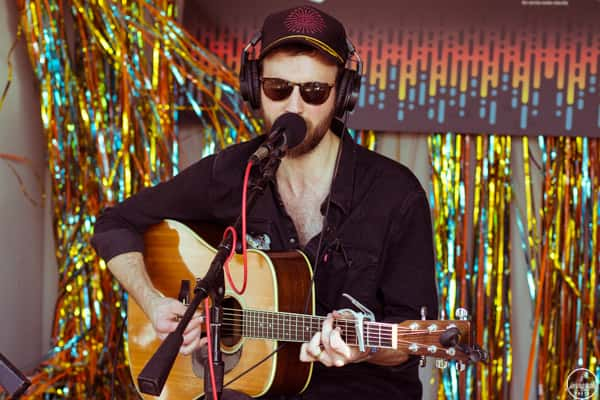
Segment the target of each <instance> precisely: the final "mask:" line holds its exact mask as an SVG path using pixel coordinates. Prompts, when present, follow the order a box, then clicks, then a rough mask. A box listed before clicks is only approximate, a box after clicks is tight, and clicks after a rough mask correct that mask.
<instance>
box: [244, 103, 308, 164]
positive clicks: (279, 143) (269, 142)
mask: <svg viewBox="0 0 600 400" xmlns="http://www.w3.org/2000/svg"><path fill="white" fill-rule="evenodd" d="M305 137H306V122H304V119H303V118H302V117H301V116H299V115H298V114H294V113H291V112H288V113H285V114H282V115H280V116H279V117H278V118H277V119H276V120H275V122H273V126H272V127H271V132H269V135H268V136H267V139H266V140H265V142H264V143H263V144H261V145H260V147H259V148H258V149H257V150H256V151H255V152H254V153H253V154H252V155H251V156H250V161H252V162H253V163H254V164H256V163H258V162H260V161H262V160H264V159H265V158H267V157H269V155H270V154H271V153H272V152H273V151H274V150H277V149H280V150H283V151H284V152H285V151H287V150H288V149H291V148H292V147H296V146H298V145H299V144H300V143H302V141H303V140H304V138H305Z"/></svg>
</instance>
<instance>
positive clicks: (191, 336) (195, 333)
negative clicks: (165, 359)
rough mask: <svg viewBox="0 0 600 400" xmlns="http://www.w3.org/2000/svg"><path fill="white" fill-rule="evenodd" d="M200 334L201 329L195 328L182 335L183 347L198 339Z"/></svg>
mask: <svg viewBox="0 0 600 400" xmlns="http://www.w3.org/2000/svg"><path fill="white" fill-rule="evenodd" d="M201 333H202V329H200V327H199V326H198V327H196V328H195V329H192V330H190V331H188V332H186V333H184V334H183V345H184V346H187V345H188V344H190V343H191V342H192V341H194V340H196V339H197V338H200V334H201Z"/></svg>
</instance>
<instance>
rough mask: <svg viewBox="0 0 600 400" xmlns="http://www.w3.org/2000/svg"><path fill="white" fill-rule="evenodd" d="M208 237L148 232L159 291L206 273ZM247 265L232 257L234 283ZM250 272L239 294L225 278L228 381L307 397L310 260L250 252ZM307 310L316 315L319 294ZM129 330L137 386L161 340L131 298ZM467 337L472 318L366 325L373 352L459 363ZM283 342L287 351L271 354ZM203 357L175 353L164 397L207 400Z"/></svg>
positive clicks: (171, 228) (313, 323)
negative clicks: (304, 347)
mask: <svg viewBox="0 0 600 400" xmlns="http://www.w3.org/2000/svg"><path fill="white" fill-rule="evenodd" d="M205 232H208V231H206V230H204V231H202V232H199V230H198V229H192V228H191V227H188V226H187V225H185V224H183V223H180V222H177V221H173V220H165V221H163V222H162V223H161V224H158V225H156V226H154V227H153V228H151V229H149V230H148V231H147V232H146V233H145V235H144V242H145V254H144V259H145V262H146V268H147V270H148V274H149V276H150V279H151V281H152V283H153V284H154V286H155V287H156V288H157V290H159V291H160V292H161V293H162V294H164V295H165V296H168V297H173V298H178V297H179V295H180V289H181V286H182V281H186V280H187V281H191V282H194V281H195V279H196V277H202V276H204V275H205V274H206V271H207V270H208V267H209V264H210V261H211V260H212V259H213V256H214V254H215V252H216V250H215V248H214V247H213V246H211V244H209V241H207V240H205V237H207V236H211V235H212V237H213V243H214V242H216V243H218V239H217V238H216V237H215V234H214V231H213V232H212V233H210V234H209V233H206V234H205ZM242 268H243V261H242V257H241V255H236V256H234V257H233V258H232V260H231V263H230V272H231V275H232V277H233V279H234V281H235V282H241V281H242V277H243V269H242ZM248 268H249V271H248V282H247V287H246V291H245V292H244V294H243V295H242V296H239V295H237V294H236V293H235V292H234V291H233V290H232V289H231V288H230V287H229V286H228V283H227V280H226V293H225V296H226V300H225V304H224V311H223V322H224V324H223V326H222V340H221V348H222V351H223V359H224V361H225V379H224V384H225V385H226V387H227V388H229V389H233V390H237V391H240V392H243V393H246V394H248V395H249V396H252V397H258V396H261V395H265V394H279V393H287V394H290V393H299V392H302V391H303V390H304V389H305V388H306V387H307V385H308V383H309V382H310V377H311V373H312V363H304V362H300V361H299V358H298V356H299V354H300V345H301V344H302V343H303V342H308V341H310V339H311V337H312V336H313V335H314V334H315V333H316V332H318V331H320V330H321V327H322V323H323V321H324V320H325V317H323V316H316V315H314V314H305V313H304V311H305V310H304V308H305V301H306V293H307V292H308V289H309V287H310V285H311V282H312V276H311V274H312V270H311V266H310V263H309V261H308V259H307V258H306V257H305V255H304V254H302V252H300V251H294V252H284V253H277V252H269V253H268V254H267V253H265V252H263V251H260V250H248ZM311 292H312V293H314V290H312V291H311ZM308 312H309V313H314V295H313V297H312V298H311V301H310V310H309V311H308ZM336 325H337V326H340V328H341V330H342V338H343V339H344V340H345V341H346V343H348V344H350V345H355V346H358V337H357V334H356V329H355V323H354V321H352V320H336ZM127 329H128V343H127V349H126V350H127V355H128V359H129V363H130V367H131V373H132V375H133V377H134V379H133V380H134V381H135V382H136V385H137V379H136V378H137V376H138V375H139V373H140V371H141V370H142V369H143V367H144V366H145V365H146V362H147V361H148V360H149V359H150V358H151V357H152V355H153V354H154V353H155V352H156V350H157V348H158V347H159V346H160V343H161V341H160V339H159V338H158V337H157V335H156V333H155V331H154V329H153V327H152V324H151V322H150V320H149V319H148V318H147V317H146V315H145V314H144V312H143V311H142V309H141V308H140V307H139V306H138V305H137V304H136V303H135V301H134V300H133V299H132V298H130V299H129V302H128V328H127ZM470 336H471V335H470V322H469V321H467V320H456V321H454V320H414V321H404V322H402V323H399V324H392V323H380V322H368V321H365V322H364V326H363V338H364V343H365V345H366V346H368V347H377V348H386V349H396V350H398V351H404V352H408V353H410V354H414V355H422V356H430V357H436V358H438V359H440V360H458V361H461V362H469V361H470V360H471V359H472V357H470V356H469V352H468V351H465V349H469V348H470ZM282 342H285V343H286V344H285V346H283V347H282V348H281V349H280V350H279V351H277V352H275V353H274V351H275V350H276V349H277V348H278V347H279V345H280V344H281V343H282ZM444 344H446V345H444ZM205 357H206V350H205V349H201V350H196V351H195V352H194V353H193V354H192V355H191V356H183V355H178V356H177V359H176V360H175V363H174V365H173V368H172V370H171V373H170V375H169V377H168V379H167V381H166V383H165V386H164V388H163V391H162V393H161V396H160V398H164V399H166V398H174V399H194V398H197V397H199V396H202V395H203V394H204V385H203V383H204V380H203V377H204V371H203V365H204V364H203V362H204V358H205ZM249 369H250V371H249V372H248V370H249ZM138 390H139V388H138ZM143 396H144V397H146V396H145V395H143ZM147 398H154V397H152V396H147Z"/></svg>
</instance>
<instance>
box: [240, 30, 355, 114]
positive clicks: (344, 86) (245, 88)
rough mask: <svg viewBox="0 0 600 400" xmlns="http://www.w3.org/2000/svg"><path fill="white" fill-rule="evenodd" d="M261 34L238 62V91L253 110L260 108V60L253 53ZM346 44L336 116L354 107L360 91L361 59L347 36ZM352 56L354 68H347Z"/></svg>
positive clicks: (246, 48)
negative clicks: (346, 53) (354, 63)
mask: <svg viewBox="0 0 600 400" xmlns="http://www.w3.org/2000/svg"><path fill="white" fill-rule="evenodd" d="M261 36H262V35H261V33H260V32H257V33H256V34H254V36H253V37H252V39H251V40H250V42H248V44H247V45H246V46H245V47H244V50H243V51H242V57H241V64H240V92H241V94H242V98H243V99H244V100H245V101H247V102H248V103H249V104H250V106H251V107H252V109H254V110H257V109H259V108H260V93H261V88H260V60H259V59H258V58H256V57H254V56H255V54H254V53H255V49H256V45H257V44H258V42H259V41H260V40H261ZM346 45H347V46H348V58H347V59H346V63H345V65H344V70H343V72H342V75H341V79H340V80H339V85H338V87H337V94H336V99H335V115H336V116H337V117H342V116H343V115H344V113H346V112H350V111H352V110H353V109H354V107H355V105H356V102H357V100H358V95H359V92H360V84H361V75H362V61H361V59H360V56H359V55H358V53H357V52H356V50H355V49H354V45H353V44H352V42H351V41H350V39H349V38H348V37H346ZM250 57H253V58H250ZM353 57H355V58H356V69H351V68H349V66H350V64H351V61H352V59H353Z"/></svg>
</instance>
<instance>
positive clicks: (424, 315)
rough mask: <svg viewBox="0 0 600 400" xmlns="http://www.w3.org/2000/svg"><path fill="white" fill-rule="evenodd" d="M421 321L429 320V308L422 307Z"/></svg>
mask: <svg viewBox="0 0 600 400" xmlns="http://www.w3.org/2000/svg"><path fill="white" fill-rule="evenodd" d="M421 319H422V320H426V319H427V307H425V306H423V307H421Z"/></svg>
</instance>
